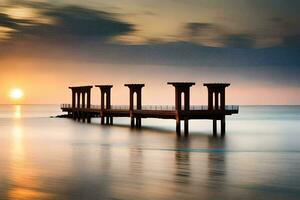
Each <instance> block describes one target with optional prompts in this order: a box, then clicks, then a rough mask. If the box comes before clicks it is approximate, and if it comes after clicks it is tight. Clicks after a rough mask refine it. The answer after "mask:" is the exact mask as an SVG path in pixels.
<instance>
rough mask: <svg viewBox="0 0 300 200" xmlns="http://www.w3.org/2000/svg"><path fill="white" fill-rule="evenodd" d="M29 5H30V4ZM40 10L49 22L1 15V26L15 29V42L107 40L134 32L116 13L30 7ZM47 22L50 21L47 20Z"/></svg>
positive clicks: (47, 6) (73, 7) (12, 38)
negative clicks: (34, 39)
mask: <svg viewBox="0 0 300 200" xmlns="http://www.w3.org/2000/svg"><path fill="white" fill-rule="evenodd" d="M26 6H28V5H26ZM30 6H32V8H34V9H38V10H39V13H40V16H37V17H42V18H44V19H48V20H47V23H43V21H41V20H40V21H38V20H21V19H15V18H12V17H10V16H9V15H7V14H4V13H2V14H0V26H3V27H8V28H13V29H14V30H15V32H14V34H12V35H11V40H12V41H15V40H17V39H22V40H24V39H32V38H39V39H43V40H51V39H55V40H60V39H62V40H70V39H82V40H93V39H96V40H99V41H101V40H106V39H109V38H110V37H114V36H118V35H122V34H126V33H129V32H131V31H134V27H133V25H132V24H129V23H126V22H122V21H120V20H117V19H115V18H114V16H113V14H112V13H107V12H101V11H96V10H92V9H87V8H83V7H79V6H64V7H57V6H52V5H50V4H30ZM44 21H46V20H44Z"/></svg>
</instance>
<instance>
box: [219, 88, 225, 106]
mask: <svg viewBox="0 0 300 200" xmlns="http://www.w3.org/2000/svg"><path fill="white" fill-rule="evenodd" d="M220 95H221V97H220V99H221V110H225V106H226V103H225V90H223V91H222V92H221V93H220Z"/></svg>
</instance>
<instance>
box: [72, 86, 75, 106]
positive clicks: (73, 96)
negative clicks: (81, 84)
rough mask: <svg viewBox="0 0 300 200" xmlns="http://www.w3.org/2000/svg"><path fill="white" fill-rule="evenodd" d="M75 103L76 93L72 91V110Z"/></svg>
mask: <svg viewBox="0 0 300 200" xmlns="http://www.w3.org/2000/svg"><path fill="white" fill-rule="evenodd" d="M75 103H76V93H75V91H74V90H72V108H75Z"/></svg>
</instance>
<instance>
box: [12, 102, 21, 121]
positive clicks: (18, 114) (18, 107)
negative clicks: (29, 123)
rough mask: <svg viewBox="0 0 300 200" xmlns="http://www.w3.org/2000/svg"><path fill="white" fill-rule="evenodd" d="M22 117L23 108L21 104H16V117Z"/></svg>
mask: <svg viewBox="0 0 300 200" xmlns="http://www.w3.org/2000/svg"><path fill="white" fill-rule="evenodd" d="M21 117H22V108H21V106H20V105H15V106H14V119H20V118H21Z"/></svg>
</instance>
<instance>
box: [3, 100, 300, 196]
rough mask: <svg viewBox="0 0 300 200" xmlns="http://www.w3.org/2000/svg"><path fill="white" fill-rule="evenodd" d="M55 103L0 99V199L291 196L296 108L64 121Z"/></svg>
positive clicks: (296, 179)
mask: <svg viewBox="0 0 300 200" xmlns="http://www.w3.org/2000/svg"><path fill="white" fill-rule="evenodd" d="M58 114H61V111H60V108H59V106H58V105H19V106H18V105H1V106H0V148H1V150H0V166H1V167H0V199H22V200H23V199H24V200H25V199H39V200H40V199H41V200H43V199H112V200H123V199H124V200H125V199H126V200H127V199H149V200H153V199H155V200H157V199H158V200H159V199H172V200H176V199H180V200H183V199H272V200H276V199H295V200H298V199H300V106H241V107H240V113H239V114H238V115H233V116H229V117H227V121H226V122H227V124H226V125H227V132H226V137H225V138H223V139H222V138H214V137H212V122H211V121H206V120H203V121H191V122H190V130H191V131H190V137H188V138H184V137H182V138H177V137H176V133H175V121H173V120H158V119H146V120H143V125H142V126H143V128H142V129H141V130H135V129H131V128H130V127H129V124H130V122H129V119H128V118H115V119H114V123H115V125H113V126H101V125H100V123H99V122H100V119H97V118H96V119H93V120H92V123H91V124H86V123H79V122H75V121H73V120H71V119H64V118H50V116H55V115H58Z"/></svg>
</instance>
